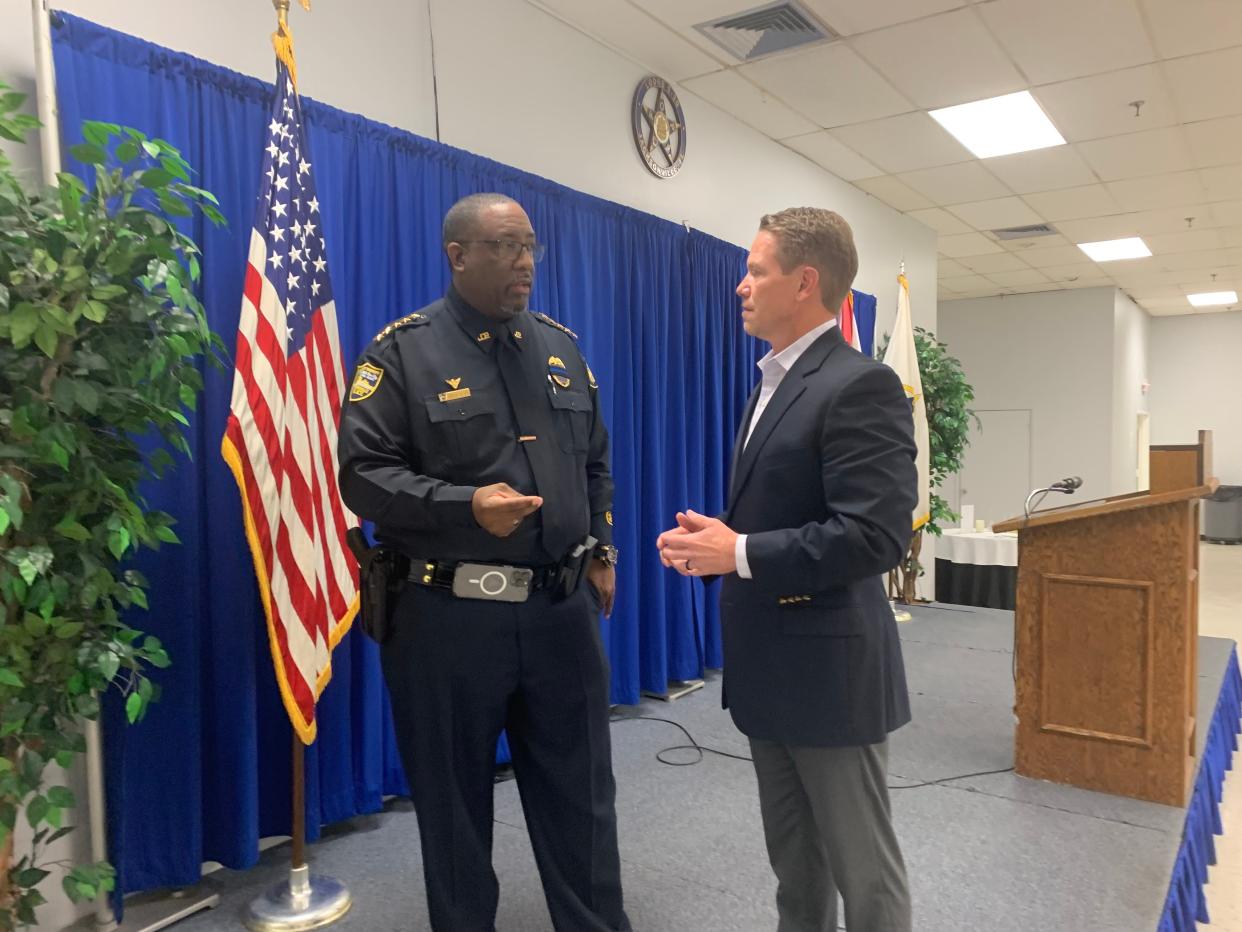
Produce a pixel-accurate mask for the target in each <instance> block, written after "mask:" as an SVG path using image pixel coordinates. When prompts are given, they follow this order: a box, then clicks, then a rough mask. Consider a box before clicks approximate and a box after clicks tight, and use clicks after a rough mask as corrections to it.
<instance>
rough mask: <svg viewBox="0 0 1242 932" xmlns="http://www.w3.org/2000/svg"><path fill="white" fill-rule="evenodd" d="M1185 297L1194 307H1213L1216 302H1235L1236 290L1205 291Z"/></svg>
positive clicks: (1236, 299) (1236, 298) (1236, 297)
mask: <svg viewBox="0 0 1242 932" xmlns="http://www.w3.org/2000/svg"><path fill="white" fill-rule="evenodd" d="M1186 297H1187V298H1188V299H1189V300H1190V303H1191V304H1193V305H1194V306H1195V307H1214V306H1216V305H1218V304H1237V303H1238V293H1237V292H1236V291H1205V292H1203V293H1201V294H1188V295H1186Z"/></svg>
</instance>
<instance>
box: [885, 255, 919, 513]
mask: <svg viewBox="0 0 1242 932" xmlns="http://www.w3.org/2000/svg"><path fill="white" fill-rule="evenodd" d="M897 282H898V284H899V285H900V286H901V287H900V289H899V290H898V293H897V320H896V321H895V322H894V323H893V336H892V338H891V339H890V340H889V341H888V349H886V350H885V351H884V364H885V365H887V366H891V367H892V369H893V371H894V372H896V373H897V375H898V377H899V378H900V379H901V384H902V385H903V386H904V387H905V390H906V397H907V398H909V399H910V407H911V409H912V411H913V413H914V442H915V443H916V444H917V445H918V448H919V452H918V457H917V458H916V463H917V465H918V470H919V501H918V504H917V505H916V506H915V508H914V530H916V531H917V530H918V529H919V528H921V527H922V526H923V525H924V524H926V523H927V521H928V519H929V518H930V517H931V486H930V482H929V478H930V476H931V471H930V470H929V469H928V463H930V462H931V443H930V441H929V439H928V432H927V405H926V404H925V403H924V401H923V378H922V376H920V375H919V357H918V353H916V352H915V349H914V321H913V320H912V319H911V317H910V285H909V283H908V282H907V281H906V276H905V275H898V276H897Z"/></svg>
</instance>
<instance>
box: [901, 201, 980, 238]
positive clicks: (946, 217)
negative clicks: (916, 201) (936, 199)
mask: <svg viewBox="0 0 1242 932" xmlns="http://www.w3.org/2000/svg"><path fill="white" fill-rule="evenodd" d="M910 216H911V217H913V218H914V219H915V220H917V221H918V222H919V223H921V224H923V225H924V226H928V227H931V228H932V229H933V230H935V231H936V232H937V233H943V234H945V235H950V236H951V235H952V234H954V233H970V232H973V231H972V228H971V227H969V226H967V225H966V224H964V223H962V221H960V220H958V219H957V217H955V216H953V215H952V214H951V213H949V212H948V211H947V210H943V209H941V208H939V207H929V208H928V209H926V210H912V211H910Z"/></svg>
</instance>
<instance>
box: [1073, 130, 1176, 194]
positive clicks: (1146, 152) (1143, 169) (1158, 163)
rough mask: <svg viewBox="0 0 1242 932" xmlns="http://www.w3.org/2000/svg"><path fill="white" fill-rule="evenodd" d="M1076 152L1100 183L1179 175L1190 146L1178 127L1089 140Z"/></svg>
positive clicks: (1080, 144)
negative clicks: (1091, 169) (1171, 174)
mask: <svg viewBox="0 0 1242 932" xmlns="http://www.w3.org/2000/svg"><path fill="white" fill-rule="evenodd" d="M1077 148H1078V151H1079V152H1081V153H1082V156H1083V158H1085V159H1086V160H1087V161H1088V162H1089V163H1090V165H1091V167H1092V168H1094V169H1095V171H1096V173H1097V174H1098V175H1099V176H1100V178H1101V179H1102V180H1104V181H1117V180H1119V179H1121V178H1141V177H1143V176H1145V175H1160V174H1164V173H1166V172H1175V171H1182V170H1184V169H1186V168H1187V167H1188V166H1190V164H1191V161H1190V146H1189V145H1187V143H1186V137H1185V136H1184V135H1183V133H1182V128H1181V127H1180V126H1170V127H1166V128H1165V129H1150V130H1146V131H1145V132H1142V133H1131V134H1130V135H1128V136H1111V137H1109V138H1107V139H1093V140H1091V141H1089V142H1080V143H1078V144H1077Z"/></svg>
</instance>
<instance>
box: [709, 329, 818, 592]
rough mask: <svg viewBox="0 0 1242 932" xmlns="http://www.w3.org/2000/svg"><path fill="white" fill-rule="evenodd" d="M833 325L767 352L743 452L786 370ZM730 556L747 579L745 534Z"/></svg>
mask: <svg viewBox="0 0 1242 932" xmlns="http://www.w3.org/2000/svg"><path fill="white" fill-rule="evenodd" d="M836 325H837V319H836V318H835V317H834V318H832V320H829V321H826V322H824V323H822V324H820V325H819V326H818V327H816V328H815V329H814V330H811V331H808V332H807V333H804V334H803V335H802V336H800V337H798V339H796V340H794V341H793V342H792V343H790V344H789V345H788V346H786V347H785V348H784V349H783V350H781V351H780V352H779V353H773V352H772V351H771V350H768V352H767V355H765V356H764V357H763V358H762V359H760V360H759V371H760V372H762V373H763V382H762V383H761V384H760V386H759V400H758V401H757V402H755V413H754V414H752V415H751V417H750V424H749V425H747V427H746V443H744V444H742V449H743V450H745V449H746V444H748V443H750V437H751V434H753V433H754V432H755V425H756V424H758V423H759V418H760V417H761V416H762V415H763V409H764V408H766V407H767V406H768V402H769V401H771V400H772V396H773V395H775V394H776V389H777V388H779V387H780V384H781V381H782V380H783V379H784V378H785V375H786V374H787V373H788V372H789V370H790V369H792V368H793V367H794V363H796V362H797V361H798V357H800V356H801V355H802V354H803V353H805V352H806V351H807V348H808V347H810V345H811V344H812V343H814V342H815V341H816V340H818V339H819V338H820V337H822V336H823V335H824V334H825V333H827V332H828V331H829V330H831V329H832V328H833V327H835V326H836ZM735 465H736V464H735ZM733 553H734V556H735V557H736V559H737V575H739V576H741V577H742V578H743V579H750V578H751V575H750V563H749V562H748V561H747V560H746V535H745V534H739V535H738V537H737V545H736V547H735V548H734V551H733Z"/></svg>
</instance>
